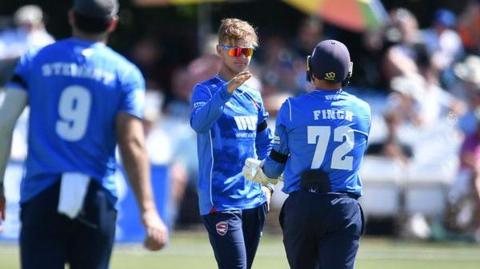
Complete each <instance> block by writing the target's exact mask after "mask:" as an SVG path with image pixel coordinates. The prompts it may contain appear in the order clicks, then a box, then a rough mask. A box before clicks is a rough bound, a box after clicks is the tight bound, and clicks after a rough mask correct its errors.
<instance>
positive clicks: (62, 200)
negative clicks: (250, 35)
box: [58, 173, 90, 219]
mask: <svg viewBox="0 0 480 269" xmlns="http://www.w3.org/2000/svg"><path fill="white" fill-rule="evenodd" d="M89 182H90V177H89V176H87V175H84V174H80V173H64V174H62V182H61V183H60V196H59V200H58V213H60V214H64V215H67V216H68V217H70V218H71V219H74V218H76V217H77V215H78V213H80V210H81V209H82V207H83V202H84V201H85V195H86V194H87V190H88V183H89Z"/></svg>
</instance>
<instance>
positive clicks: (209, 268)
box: [0, 233, 480, 269]
mask: <svg viewBox="0 0 480 269" xmlns="http://www.w3.org/2000/svg"><path fill="white" fill-rule="evenodd" d="M281 242H282V241H281V237H280V236H277V235H267V236H265V237H264V238H263V239H262V242H261V243H260V247H259V250H258V253H257V257H256V259H255V262H254V265H253V268H254V269H287V268H288V265H287V261H286V258H285V254H284V250H283V245H282V243H281ZM14 268H19V263H18V248H17V247H16V246H15V245H12V244H5V243H3V244H0V269H14ZM111 268H112V269H154V268H155V269H213V268H216V264H215V261H214V257H213V253H212V251H211V249H210V245H209V243H208V239H207V237H206V234H203V233H176V234H174V235H173V237H172V240H171V242H170V245H169V246H168V247H167V248H166V249H164V250H162V251H161V252H155V253H152V252H147V251H145V250H143V249H142V248H141V247H140V246H138V245H117V246H116V248H115V251H114V255H113V259H112V265H111ZM356 268H357V269H397V268H398V269H406V268H408V269H429V268H435V269H447V268H448V269H456V268H461V269H474V268H475V269H478V268H480V245H475V244H459V243H424V242H407V241H401V240H392V239H378V238H369V237H366V238H364V239H363V240H362V242H361V246H360V252H359V254H358V259H357V266H356Z"/></svg>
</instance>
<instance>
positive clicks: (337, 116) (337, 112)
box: [312, 109, 353, 121]
mask: <svg viewBox="0 0 480 269" xmlns="http://www.w3.org/2000/svg"><path fill="white" fill-rule="evenodd" d="M312 112H313V118H314V119H315V120H320V119H324V120H347V121H352V118H353V113H352V111H348V110H341V109H321V110H314V111H312Z"/></svg>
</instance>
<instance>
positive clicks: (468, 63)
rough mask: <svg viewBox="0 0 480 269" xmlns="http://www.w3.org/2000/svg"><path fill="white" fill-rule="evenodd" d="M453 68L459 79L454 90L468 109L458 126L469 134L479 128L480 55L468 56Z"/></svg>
mask: <svg viewBox="0 0 480 269" xmlns="http://www.w3.org/2000/svg"><path fill="white" fill-rule="evenodd" d="M453 70H454V73H455V75H456V76H457V77H458V78H459V81H458V83H456V84H455V86H454V87H452V92H453V94H455V96H460V97H463V100H466V102H467V111H466V113H465V114H463V115H462V116H461V117H460V119H459V121H458V127H459V129H460V130H461V131H462V132H463V133H464V134H466V135H469V134H472V133H474V132H475V130H476V128H477V119H476V116H475V111H476V110H477V109H479V108H480V57H479V56H476V55H470V56H467V57H466V58H465V59H464V60H463V61H462V62H459V63H456V64H455V65H454V68H453Z"/></svg>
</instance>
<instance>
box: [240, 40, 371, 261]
mask: <svg viewBox="0 0 480 269" xmlns="http://www.w3.org/2000/svg"><path fill="white" fill-rule="evenodd" d="M307 67H308V69H307V77H308V79H309V80H310V81H311V82H312V83H313V85H314V86H315V90H313V91H312V92H309V93H307V94H305V95H302V96H299V97H295V98H289V99H287V100H286V101H285V103H284V104H283V105H282V107H281V109H280V112H279V114H278V117H277V121H276V129H275V136H274V140H273V148H272V151H271V153H270V155H269V156H268V157H267V159H266V160H265V162H264V164H263V168H262V167H261V166H262V165H261V164H259V162H256V161H255V160H250V159H249V160H248V161H247V162H246V166H245V168H244V171H245V175H246V176H247V177H248V178H249V179H251V180H253V181H256V182H263V183H275V182H276V181H277V178H278V177H279V176H280V175H281V174H282V173H284V174H283V176H284V187H283V192H285V193H287V194H289V196H288V198H287V199H286V201H285V203H284V205H283V207H282V211H281V213H280V225H281V227H282V230H283V242H284V245H285V250H286V253H287V258H288V262H289V264H290V268H292V269H316V268H335V269H343V268H345V269H347V268H348V269H350V268H353V267H354V261H355V255H356V253H357V250H358V246H359V239H360V236H361V235H362V233H363V227H364V220H363V214H362V209H361V207H360V204H359V202H358V201H357V199H358V198H359V197H360V196H361V194H362V184H361V181H360V178H359V175H358V170H359V168H360V164H361V162H362V158H363V155H364V152H365V149H366V147H367V140H368V135H369V131H370V122H371V115H370V107H369V105H368V104H367V103H366V102H364V101H362V100H360V99H359V98H357V97H355V96H353V95H351V94H349V93H347V92H345V91H344V90H343V89H342V87H343V86H344V85H346V84H347V83H348V80H349V78H350V76H351V73H352V62H351V61H350V54H349V51H348V49H347V47H346V46H345V45H344V44H342V43H341V42H339V41H336V40H325V41H322V42H320V43H318V45H317V46H316V47H315V49H314V50H313V53H312V55H311V56H309V57H308V58H307Z"/></svg>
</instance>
